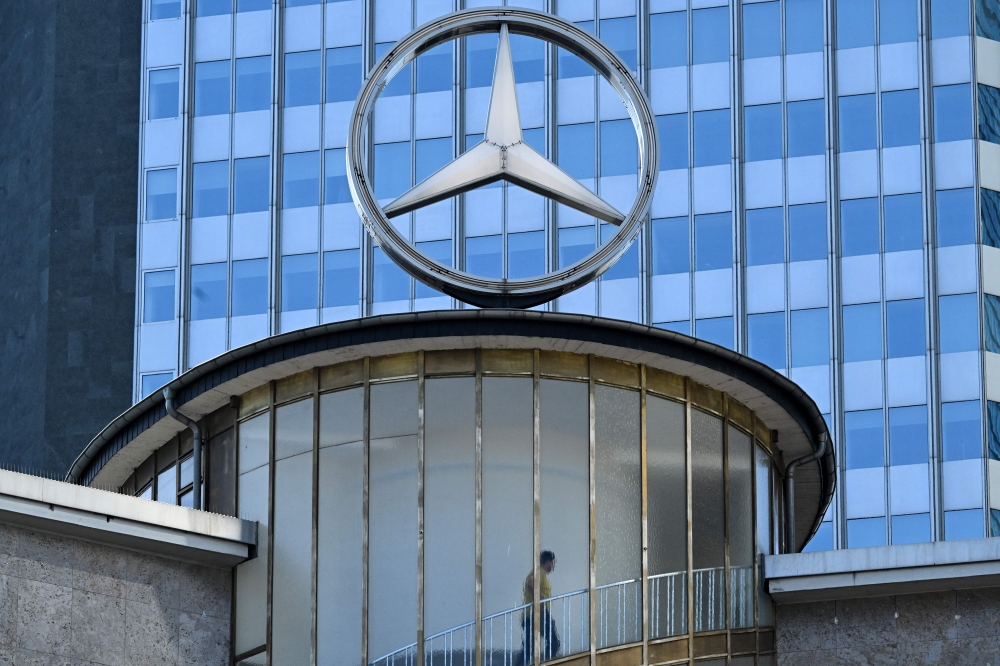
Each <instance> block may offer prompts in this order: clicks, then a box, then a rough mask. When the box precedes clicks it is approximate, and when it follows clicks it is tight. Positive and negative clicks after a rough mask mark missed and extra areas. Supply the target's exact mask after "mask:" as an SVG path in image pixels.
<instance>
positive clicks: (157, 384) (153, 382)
mask: <svg viewBox="0 0 1000 666" xmlns="http://www.w3.org/2000/svg"><path fill="white" fill-rule="evenodd" d="M177 4H178V5H180V3H177ZM173 378H174V373H172V372H157V373H154V374H151V375H143V376H142V397H143V398H145V397H146V396H147V395H150V394H151V393H152V392H153V391H157V390H159V389H161V388H163V387H164V386H166V385H167V382H169V381H170V380H171V379H173ZM152 489H153V486H152V485H150V486H148V490H149V491H152ZM140 497H144V498H145V499H152V494H150V495H146V494H143V495H140Z"/></svg>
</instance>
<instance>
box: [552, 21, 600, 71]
mask: <svg viewBox="0 0 1000 666" xmlns="http://www.w3.org/2000/svg"><path fill="white" fill-rule="evenodd" d="M576 25H577V26H578V27H579V28H581V29H583V30H586V31H587V32H589V33H591V34H593V32H594V22H593V21H581V22H579V23H577V24H576ZM557 61H558V63H559V70H558V78H560V79H572V78H576V77H579V76H592V75H593V74H594V68H593V67H591V66H590V65H588V64H587V63H586V62H584V61H583V59H582V58H579V57H577V56H575V55H573V54H572V53H570V52H569V51H567V50H565V49H558V50H557Z"/></svg>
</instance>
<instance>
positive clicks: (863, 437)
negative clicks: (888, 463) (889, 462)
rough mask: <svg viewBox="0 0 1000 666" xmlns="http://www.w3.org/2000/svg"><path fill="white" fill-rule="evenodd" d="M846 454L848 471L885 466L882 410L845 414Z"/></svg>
mask: <svg viewBox="0 0 1000 666" xmlns="http://www.w3.org/2000/svg"><path fill="white" fill-rule="evenodd" d="M844 452H845V453H846V458H847V460H846V462H847V469H866V468H869V467H882V465H884V464H885V437H884V432H883V424H882V410H881V409H869V410H866V411H863V412H845V413H844Z"/></svg>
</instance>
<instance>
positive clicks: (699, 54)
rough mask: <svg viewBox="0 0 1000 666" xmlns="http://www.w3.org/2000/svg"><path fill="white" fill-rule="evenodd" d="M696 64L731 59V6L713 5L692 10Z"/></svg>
mask: <svg viewBox="0 0 1000 666" xmlns="http://www.w3.org/2000/svg"><path fill="white" fill-rule="evenodd" d="M691 26H692V33H693V39H692V43H693V45H694V64H695V65H703V64H705V63H709V62H726V61H728V60H729V8H728V7H713V8H711V9H696V10H694V11H693V12H691Z"/></svg>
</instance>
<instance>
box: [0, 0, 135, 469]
mask: <svg viewBox="0 0 1000 666" xmlns="http://www.w3.org/2000/svg"><path fill="white" fill-rule="evenodd" d="M142 15H143V13H142V7H141V6H140V4H139V3H136V2H133V1H132V0H110V1H109V2H101V3H88V2H68V3H67V2H28V3H4V4H3V6H2V7H0V43H2V44H3V46H2V47H0V49H2V51H3V56H2V58H0V90H2V91H3V93H2V99H3V102H2V104H0V271H2V274H3V288H2V289H0V423H2V424H3V428H4V432H5V433H6V435H5V436H4V437H3V439H2V441H0V461H2V464H3V465H4V466H5V467H7V468H11V467H13V468H19V469H30V470H33V471H38V472H42V473H46V474H56V475H60V476H61V475H62V474H64V473H65V471H66V469H67V467H68V466H69V464H70V463H71V462H72V461H73V458H75V457H76V455H77V454H78V453H79V451H80V442H83V441H86V440H87V439H89V438H90V437H91V436H92V435H93V433H94V432H95V431H96V430H97V429H99V428H100V427H101V426H102V425H103V424H104V423H106V422H107V421H108V420H109V419H112V418H114V417H115V416H117V415H118V414H120V413H121V412H123V411H124V410H125V409H126V408H127V407H128V406H129V404H131V402H132V398H133V395H132V372H133V367H134V366H133V363H134V361H133V345H132V343H133V339H134V336H135V328H134V326H133V322H134V321H135V252H136V242H135V241H136V225H135V215H136V202H137V201H138V195H137V192H136V182H137V175H138V171H137V169H138V166H139V165H138V154H137V145H138V136H139V117H138V114H139V100H140V97H139V92H140V85H139V82H140V76H139V71H140V66H141V62H140V59H139V54H140V52H141V49H140V46H141V39H142V23H141V22H142Z"/></svg>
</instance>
